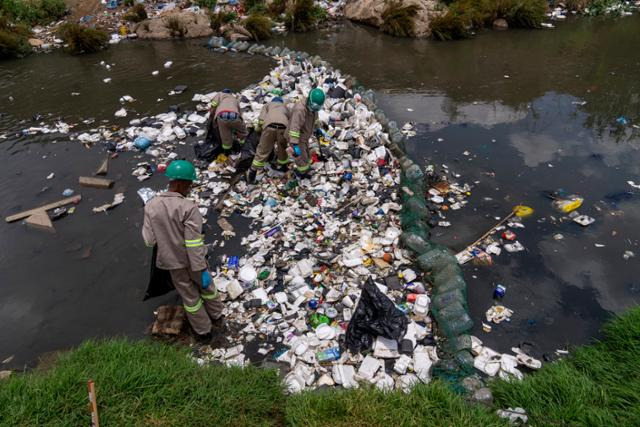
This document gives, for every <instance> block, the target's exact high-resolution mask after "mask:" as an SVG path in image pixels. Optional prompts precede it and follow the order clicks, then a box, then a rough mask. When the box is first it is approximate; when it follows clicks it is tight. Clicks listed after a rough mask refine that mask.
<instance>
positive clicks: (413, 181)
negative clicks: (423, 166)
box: [400, 160, 424, 195]
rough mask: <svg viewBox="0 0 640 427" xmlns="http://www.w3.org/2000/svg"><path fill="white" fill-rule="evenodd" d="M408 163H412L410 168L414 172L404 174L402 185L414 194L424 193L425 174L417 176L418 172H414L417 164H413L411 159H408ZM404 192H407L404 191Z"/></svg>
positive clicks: (401, 180) (401, 179)
mask: <svg viewBox="0 0 640 427" xmlns="http://www.w3.org/2000/svg"><path fill="white" fill-rule="evenodd" d="M407 163H408V164H410V165H411V166H409V169H411V170H412V172H411V173H410V174H408V173H403V174H402V176H401V178H400V187H406V188H408V189H409V190H411V191H412V192H413V193H414V195H422V194H423V191H424V176H416V174H415V173H414V172H413V171H414V169H413V167H414V166H415V164H413V162H411V160H408V162H407ZM421 172H422V171H421ZM403 193H404V194H407V193H406V192H404V191H403Z"/></svg>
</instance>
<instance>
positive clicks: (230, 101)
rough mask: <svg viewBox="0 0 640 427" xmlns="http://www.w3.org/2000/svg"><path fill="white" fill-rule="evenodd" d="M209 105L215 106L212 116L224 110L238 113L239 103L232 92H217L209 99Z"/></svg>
mask: <svg viewBox="0 0 640 427" xmlns="http://www.w3.org/2000/svg"><path fill="white" fill-rule="evenodd" d="M211 106H212V107H213V108H215V111H214V116H216V117H217V116H218V115H220V113H224V112H227V113H236V114H240V104H239V103H238V99H237V98H236V97H235V95H234V94H232V93H224V92H220V93H218V94H217V95H216V96H215V97H214V98H213V100H212V101H211Z"/></svg>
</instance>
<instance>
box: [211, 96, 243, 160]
mask: <svg viewBox="0 0 640 427" xmlns="http://www.w3.org/2000/svg"><path fill="white" fill-rule="evenodd" d="M210 113H211V117H212V118H213V120H214V123H215V124H216V126H218V130H219V132H220V140H221V141H222V150H223V152H224V153H225V154H229V153H230V152H231V149H232V148H233V139H234V136H235V137H236V139H237V140H238V143H239V144H240V145H243V144H244V140H245V138H246V137H247V128H246V126H245V124H244V120H242V113H241V112H240V104H239V102H238V99H237V98H236V97H235V96H234V95H233V94H232V93H231V90H229V89H224V90H223V91H222V92H218V93H217V94H216V96H214V97H213V99H212V100H211V110H210Z"/></svg>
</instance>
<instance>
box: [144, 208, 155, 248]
mask: <svg viewBox="0 0 640 427" xmlns="http://www.w3.org/2000/svg"><path fill="white" fill-rule="evenodd" d="M142 239H143V240H144V244H145V245H146V246H147V247H149V248H152V247H154V246H155V245H156V235H155V234H153V228H152V227H151V219H150V218H149V212H147V209H146V207H145V210H144V220H143V222H142Z"/></svg>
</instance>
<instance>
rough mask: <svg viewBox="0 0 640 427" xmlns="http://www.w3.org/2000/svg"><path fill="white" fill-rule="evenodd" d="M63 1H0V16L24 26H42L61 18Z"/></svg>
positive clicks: (63, 11) (64, 8) (63, 10)
mask: <svg viewBox="0 0 640 427" xmlns="http://www.w3.org/2000/svg"><path fill="white" fill-rule="evenodd" d="M66 10H67V7H66V5H65V3H64V0H0V15H1V16H5V17H7V18H8V19H10V20H11V21H14V22H19V23H23V24H26V25H44V24H49V23H51V22H52V21H56V20H58V19H60V18H62V17H63V16H64V14H65V12H66Z"/></svg>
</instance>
